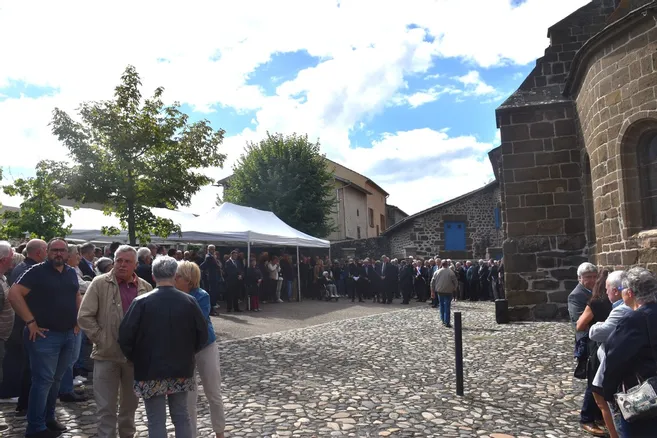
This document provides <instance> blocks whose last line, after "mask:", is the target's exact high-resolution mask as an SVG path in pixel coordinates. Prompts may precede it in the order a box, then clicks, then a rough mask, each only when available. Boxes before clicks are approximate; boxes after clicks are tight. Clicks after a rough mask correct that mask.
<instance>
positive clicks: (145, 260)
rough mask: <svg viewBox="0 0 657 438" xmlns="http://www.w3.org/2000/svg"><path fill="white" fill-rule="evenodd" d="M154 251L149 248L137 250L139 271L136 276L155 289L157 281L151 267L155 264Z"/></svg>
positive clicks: (136, 271)
mask: <svg viewBox="0 0 657 438" xmlns="http://www.w3.org/2000/svg"><path fill="white" fill-rule="evenodd" d="M154 257H155V256H153V250H152V249H151V248H149V247H141V248H139V249H138V250H137V262H138V265H137V269H136V270H135V274H137V276H138V277H139V278H141V279H142V280H145V281H147V282H148V283H150V285H151V286H153V287H155V280H153V273H152V270H151V265H152V264H153V258H154Z"/></svg>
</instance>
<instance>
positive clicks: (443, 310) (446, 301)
mask: <svg viewBox="0 0 657 438" xmlns="http://www.w3.org/2000/svg"><path fill="white" fill-rule="evenodd" d="M438 304H439V310H440V319H441V320H442V321H443V324H449V323H450V317H451V314H450V310H451V307H452V295H451V294H450V295H447V294H438Z"/></svg>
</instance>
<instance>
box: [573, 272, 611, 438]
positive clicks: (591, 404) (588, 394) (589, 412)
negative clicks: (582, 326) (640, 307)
mask: <svg viewBox="0 0 657 438" xmlns="http://www.w3.org/2000/svg"><path fill="white" fill-rule="evenodd" d="M597 278H598V268H597V267H596V266H595V265H593V264H591V263H588V262H585V263H582V264H581V265H579V267H578V268H577V279H578V280H579V283H578V284H577V286H576V287H575V289H573V291H572V292H571V293H570V295H568V314H569V315H570V323H571V324H572V326H573V328H575V330H577V320H578V319H579V317H580V316H581V315H582V313H584V310H585V309H586V306H587V304H588V303H589V300H590V299H591V295H592V294H593V292H592V290H593V286H595V281H596V280H597ZM588 334H589V332H588V330H584V331H576V332H575V342H577V341H579V340H580V339H584V338H586V337H587V336H588ZM587 354H588V353H587ZM591 380H592V379H587V385H586V391H585V392H584V401H583V402H582V410H581V411H580V416H579V422H580V424H581V425H582V429H583V430H585V431H586V432H588V433H590V434H591V435H594V436H605V432H604V431H603V430H602V429H600V428H599V427H598V426H597V425H596V424H595V422H596V421H599V420H602V413H601V412H600V409H599V408H598V405H597V404H596V403H595V400H594V398H593V392H592V391H591V389H592V388H591Z"/></svg>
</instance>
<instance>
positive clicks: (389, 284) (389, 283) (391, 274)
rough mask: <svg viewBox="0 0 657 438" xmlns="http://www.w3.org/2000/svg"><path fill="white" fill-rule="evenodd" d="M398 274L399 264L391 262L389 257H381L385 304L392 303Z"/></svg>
mask: <svg viewBox="0 0 657 438" xmlns="http://www.w3.org/2000/svg"><path fill="white" fill-rule="evenodd" d="M398 276H399V272H398V270H397V266H395V265H393V264H392V263H390V259H389V258H388V257H386V256H383V257H381V280H382V282H383V293H384V295H383V302H384V303H385V304H392V298H393V296H394V294H395V290H396V289H397V282H398Z"/></svg>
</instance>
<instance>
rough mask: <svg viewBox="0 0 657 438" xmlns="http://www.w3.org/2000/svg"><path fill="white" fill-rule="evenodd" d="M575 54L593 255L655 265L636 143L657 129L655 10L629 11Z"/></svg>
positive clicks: (612, 262)
mask: <svg viewBox="0 0 657 438" xmlns="http://www.w3.org/2000/svg"><path fill="white" fill-rule="evenodd" d="M635 15H636V18H634V19H631V18H632V17H626V19H627V21H628V22H627V24H624V23H623V22H622V20H621V21H619V22H617V23H616V24H615V26H616V27H617V29H616V30H615V32H603V33H602V34H601V35H599V38H598V41H596V42H595V44H590V45H589V47H585V48H584V49H583V50H582V53H580V54H579V57H578V59H577V60H576V61H579V64H578V65H577V67H578V70H577V71H576V72H575V73H576V74H575V75H574V85H573V91H572V94H573V95H574V96H575V98H576V108H577V115H578V118H579V122H580V125H581V137H582V142H583V143H584V144H585V145H586V151H587V153H588V156H589V157H590V167H591V180H592V189H593V198H594V203H593V207H594V208H593V210H594V214H595V237H596V241H597V242H596V247H597V249H598V253H597V259H596V260H597V262H598V264H599V265H601V266H605V267H608V268H612V269H613V268H624V267H627V266H631V265H635V264H641V265H644V266H648V268H649V269H652V270H653V271H654V272H657V248H656V247H655V246H657V240H656V239H655V238H656V237H657V233H655V232H652V233H651V232H649V231H648V232H646V231H645V229H646V227H645V226H643V224H642V219H643V215H642V211H641V210H642V205H641V199H640V187H639V181H638V180H639V176H638V172H637V166H638V162H637V157H636V148H637V145H638V142H639V138H640V137H641V134H642V133H644V132H645V131H646V130H654V129H656V128H657V53H656V52H657V22H656V20H657V11H655V9H654V6H653V8H652V9H644V10H643V11H636V12H635Z"/></svg>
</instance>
